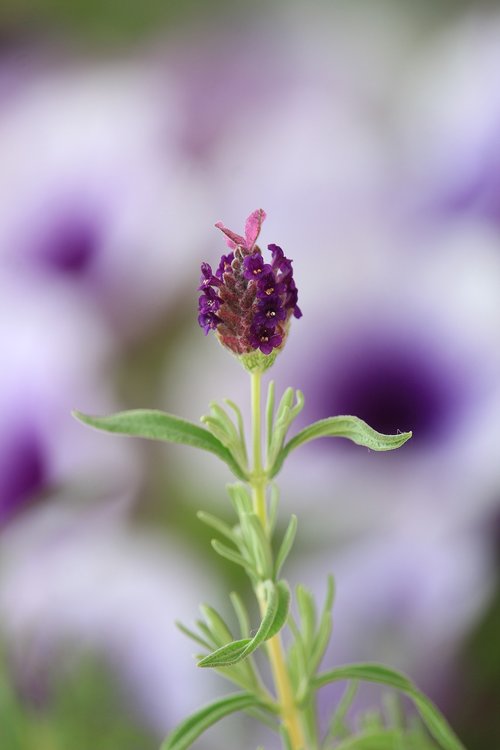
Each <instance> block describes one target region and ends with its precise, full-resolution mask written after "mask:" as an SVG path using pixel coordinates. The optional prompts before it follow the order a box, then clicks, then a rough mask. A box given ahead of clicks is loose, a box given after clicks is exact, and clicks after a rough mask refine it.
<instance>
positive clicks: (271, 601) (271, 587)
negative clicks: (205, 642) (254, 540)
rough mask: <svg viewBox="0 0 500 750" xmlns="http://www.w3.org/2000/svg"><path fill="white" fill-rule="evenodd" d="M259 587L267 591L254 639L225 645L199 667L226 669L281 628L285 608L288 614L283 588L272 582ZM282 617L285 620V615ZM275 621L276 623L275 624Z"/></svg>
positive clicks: (243, 639) (203, 660) (250, 652)
mask: <svg viewBox="0 0 500 750" xmlns="http://www.w3.org/2000/svg"><path fill="white" fill-rule="evenodd" d="M261 585H262V586H263V587H264V588H265V589H266V591H267V607H266V611H265V613H264V617H263V618H262V622H261V623H260V626H259V629H258V630H257V632H256V633H255V635H254V637H253V638H241V639H240V640H237V641H232V642H231V643H227V644H226V645H225V646H222V647H221V648H218V649H216V650H215V651H213V652H212V653H211V654H208V656H205V658H203V659H202V660H201V661H199V662H198V666H199V667H227V666H230V665H231V664H237V662H239V661H241V660H242V659H245V658H246V657H247V656H249V655H250V654H252V653H253V652H254V651H255V649H257V648H258V647H259V646H260V644H261V643H263V642H264V641H266V640H268V639H269V638H271V637H272V636H273V635H275V634H276V633H277V632H278V630H279V629H280V627H282V623H283V616H284V608H285V606H286V611H287V613H288V604H287V603H286V592H285V590H284V587H283V586H277V585H275V584H274V583H273V582H272V581H266V582H265V584H261ZM280 604H281V606H280ZM284 617H285V619H286V615H285V616H284ZM276 620H277V622H275V621H276Z"/></svg>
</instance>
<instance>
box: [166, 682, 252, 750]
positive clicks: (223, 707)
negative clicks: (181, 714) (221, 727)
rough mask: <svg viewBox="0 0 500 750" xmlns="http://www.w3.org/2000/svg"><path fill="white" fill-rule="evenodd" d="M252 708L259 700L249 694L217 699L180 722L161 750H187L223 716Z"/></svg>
mask: <svg viewBox="0 0 500 750" xmlns="http://www.w3.org/2000/svg"><path fill="white" fill-rule="evenodd" d="M254 706H259V700H258V699H257V698H256V696H255V695H252V694H251V693H246V692H244V693H234V694H233V695H228V696H226V697H224V698H219V699H218V700H216V701H214V702H213V703H209V704H208V705H207V706H204V707H203V708H201V709H200V710H199V711H196V712H195V713H194V714H191V716H189V717H188V718H187V719H185V720H184V721H183V722H181V724H179V725H178V726H177V727H176V728H175V729H174V731H173V732H172V733H171V734H170V735H169V736H168V737H167V738H166V740H165V741H164V742H163V744H162V746H161V750H187V748H188V747H190V746H191V745H192V744H193V742H194V741H195V740H196V739H197V738H198V737H199V736H200V735H201V734H203V732H205V731H206V730H207V729H208V728H209V727H211V726H212V725H213V724H216V723H217V722H218V721H220V720H221V719H223V718H224V717H225V716H228V715H229V714H232V713H235V712H236V711H244V710H245V709H247V708H250V707H254Z"/></svg>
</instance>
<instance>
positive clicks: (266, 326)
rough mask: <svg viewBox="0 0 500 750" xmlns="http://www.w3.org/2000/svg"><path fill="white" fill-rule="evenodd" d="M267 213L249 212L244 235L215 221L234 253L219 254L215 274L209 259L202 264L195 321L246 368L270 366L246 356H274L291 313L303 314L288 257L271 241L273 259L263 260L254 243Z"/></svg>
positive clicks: (280, 343) (282, 340) (283, 336)
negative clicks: (212, 333)
mask: <svg viewBox="0 0 500 750" xmlns="http://www.w3.org/2000/svg"><path fill="white" fill-rule="evenodd" d="M265 218H266V214H265V212H264V211H263V210H262V209H257V210H256V211H253V213H251V214H250V216H249V217H248V219H247V220H246V224H245V236H244V237H243V236H242V235H239V234H236V233H235V232H233V231H232V230H230V229H228V228H227V227H225V226H224V224H222V223H221V222H218V223H217V224H216V225H215V226H216V227H217V228H218V229H220V230H221V231H222V232H223V233H224V234H225V235H226V237H227V238H228V239H227V240H226V241H227V244H228V245H229V246H230V247H231V248H232V249H233V252H231V253H230V254H229V255H223V256H222V258H221V260H220V263H219V266H218V268H217V271H216V272H215V275H214V274H213V272H212V268H211V266H210V265H209V264H208V263H202V265H201V285H200V287H199V290H201V291H202V292H203V294H202V295H201V296H200V298H199V302H198V313H199V314H198V323H199V324H200V326H201V327H202V328H203V330H204V332H205V334H207V333H208V332H209V331H210V330H213V331H215V333H216V335H217V338H218V339H219V341H220V342H221V344H223V346H225V347H226V348H227V349H229V350H230V351H232V352H233V354H236V355H237V356H239V357H242V358H243V360H242V361H243V363H244V365H245V367H248V369H252V368H254V367H258V368H260V369H266V367H269V366H270V365H271V364H272V362H273V361H274V357H272V358H269V360H268V361H264V360H263V359H259V358H257V360H256V361H255V362H254V360H253V359H252V361H251V364H250V359H248V360H247V359H246V358H245V355H253V354H254V353H256V352H259V353H260V354H264V355H266V357H267V356H268V355H270V354H273V353H274V354H275V355H276V354H277V353H278V351H279V350H280V349H281V348H282V347H283V344H284V342H285V340H286V337H287V335H288V329H289V325H290V319H291V317H292V315H295V317H300V316H301V315H302V313H301V312H300V309H299V308H298V307H297V299H298V292H297V287H296V285H295V282H294V280H293V270H292V261H291V260H289V259H288V258H286V257H285V254H284V252H283V250H282V249H281V248H280V247H278V246H277V245H269V246H268V249H269V250H270V251H271V253H272V263H266V262H265V259H264V257H263V255H262V251H261V250H260V248H259V247H258V246H257V245H256V244H255V243H256V241H257V238H258V236H259V234H260V230H261V226H262V222H263V221H264V219H265ZM260 354H259V357H260Z"/></svg>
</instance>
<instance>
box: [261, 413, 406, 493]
mask: <svg viewBox="0 0 500 750" xmlns="http://www.w3.org/2000/svg"><path fill="white" fill-rule="evenodd" d="M411 436H412V433H411V432H402V433H400V434H398V435H383V434H382V433H381V432H377V431H376V430H374V429H373V428H372V427H370V426H369V425H367V424H366V422H363V420H362V419H359V418H358V417H350V416H339V417H328V418H327V419H320V420H319V422H314V423H313V424H310V425H309V426H308V427H305V428H304V429H303V430H301V431H300V432H299V433H298V434H297V435H295V437H293V438H292V439H291V440H289V441H288V443H287V444H286V445H285V446H284V447H283V449H282V450H281V451H280V453H279V454H278V456H277V458H276V460H275V462H274V464H273V466H272V467H271V469H270V471H269V477H270V478H272V477H274V476H275V475H276V474H277V473H278V472H279V470H280V469H281V467H282V465H283V461H284V460H285V459H286V457H287V456H288V454H289V453H290V452H291V451H292V450H294V449H295V448H298V447H299V445H303V444H304V443H308V442H309V441H311V440H316V439H317V438H323V437H342V438H347V440H351V441H352V442H353V443H356V444H357V445H362V446H364V447H365V448H370V449H371V450H373V451H390V450H394V449H395V448H400V447H401V446H402V445H404V443H406V441H407V440H409V439H410V438H411Z"/></svg>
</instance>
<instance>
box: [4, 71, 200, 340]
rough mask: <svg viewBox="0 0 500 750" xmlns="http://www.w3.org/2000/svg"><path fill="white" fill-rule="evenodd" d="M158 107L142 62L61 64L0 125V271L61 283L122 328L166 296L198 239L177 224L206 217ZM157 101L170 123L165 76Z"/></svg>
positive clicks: (138, 321)
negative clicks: (169, 143)
mask: <svg viewBox="0 0 500 750" xmlns="http://www.w3.org/2000/svg"><path fill="white" fill-rule="evenodd" d="M158 106H159V104H158V98H157V92H156V90H155V88H154V82H153V75H152V70H151V68H150V67H149V66H148V64H147V63H146V62H144V63H142V64H141V63H131V62H129V63H121V64H120V63H119V62H117V63H114V64H110V63H107V64H102V65H97V64H95V65H93V66H88V67H84V66H77V65H70V64H66V65H65V66H64V68H63V66H62V63H61V66H60V67H55V66H52V67H51V68H50V69H49V70H47V71H46V72H45V73H44V75H40V76H39V77H38V78H37V80H36V81H31V82H30V85H29V86H26V87H25V89H22V90H21V91H20V92H18V93H17V96H16V98H15V101H13V102H11V104H10V106H9V107H8V108H7V110H6V112H5V113H4V116H3V117H2V122H1V125H0V161H1V162H2V173H1V175H0V244H1V250H0V271H1V272H3V273H8V274H9V275H10V276H13V277H19V276H22V277H25V278H26V277H29V278H31V279H36V281H37V283H44V284H46V285H51V286H67V287H69V288H70V289H71V290H72V292H73V294H74V295H78V296H80V297H82V298H83V299H84V300H85V301H86V303H87V304H89V303H90V304H92V305H93V306H96V307H97V308H98V309H99V310H100V311H101V313H104V314H105V316H106V318H107V319H108V320H109V321H111V323H112V324H113V326H114V329H115V331H117V332H119V333H121V334H126V335H132V334H134V333H135V332H137V331H141V330H143V328H144V326H145V325H147V324H148V323H150V322H151V321H152V319H154V316H155V315H158V314H159V313H161V312H162V311H164V310H165V309H166V308H167V307H168V304H170V302H173V301H174V298H175V297H176V295H177V294H178V293H179V285H180V284H182V278H181V276H180V274H179V273H178V274H176V283H175V285H174V284H172V283H171V274H170V273H169V269H170V268H171V264H172V263H174V262H175V258H176V257H183V259H184V258H185V256H186V254H188V253H189V252H191V249H192V248H193V247H199V245H200V238H199V236H198V235H197V230H198V224H196V223H193V222H189V221H183V216H184V215H185V214H186V213H187V212H188V211H189V214H190V215H191V214H192V213H196V214H201V216H203V215H204V211H203V205H204V204H203V202H202V201H201V200H200V189H199V187H198V186H197V183H196V180H194V179H193V177H192V175H191V174H190V173H189V170H188V167H187V165H186V164H185V162H183V161H182V159H180V157H179V155H178V154H177V153H176V152H175V151H174V150H173V149H170V150H169V149H168V148H166V147H165V144H164V143H162V144H161V148H160V133H159V129H160V124H159V117H158V111H159V110H158ZM162 106H164V107H166V108H168V109H169V111H170V113H171V116H172V119H173V118H174V117H175V114H174V113H175V110H174V108H173V104H172V101H171V98H170V99H169V96H168V86H167V84H166V79H165V87H164V97H163V101H162ZM162 111H163V110H162ZM41 144H43V145H42V146H41ZM174 218H175V220H174ZM180 226H182V229H180ZM183 267H184V264H181V268H183ZM189 272H190V269H186V281H187V282H188V283H189Z"/></svg>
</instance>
